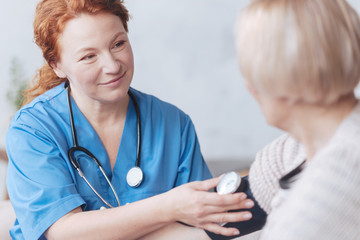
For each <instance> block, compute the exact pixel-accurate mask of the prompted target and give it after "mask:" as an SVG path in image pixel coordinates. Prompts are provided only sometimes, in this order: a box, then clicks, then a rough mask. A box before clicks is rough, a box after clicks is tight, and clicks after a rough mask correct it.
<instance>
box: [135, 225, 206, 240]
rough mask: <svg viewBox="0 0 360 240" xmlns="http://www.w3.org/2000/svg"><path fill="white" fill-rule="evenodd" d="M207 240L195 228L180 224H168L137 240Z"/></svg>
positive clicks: (204, 234)
mask: <svg viewBox="0 0 360 240" xmlns="http://www.w3.org/2000/svg"><path fill="white" fill-rule="evenodd" d="M168 239H171V240H184V239H196V240H209V237H208V236H207V235H206V233H205V231H204V230H202V229H199V228H195V227H189V226H186V225H183V224H180V223H172V224H169V225H167V226H165V227H163V228H161V229H159V230H157V231H154V232H152V233H150V234H148V235H146V236H145V237H142V238H140V239H139V240H168Z"/></svg>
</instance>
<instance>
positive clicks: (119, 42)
mask: <svg viewBox="0 0 360 240" xmlns="http://www.w3.org/2000/svg"><path fill="white" fill-rule="evenodd" d="M125 42H126V41H124V40H122V41H118V42H116V43H115V45H114V48H118V47H121V46H122V45H124V43H125Z"/></svg>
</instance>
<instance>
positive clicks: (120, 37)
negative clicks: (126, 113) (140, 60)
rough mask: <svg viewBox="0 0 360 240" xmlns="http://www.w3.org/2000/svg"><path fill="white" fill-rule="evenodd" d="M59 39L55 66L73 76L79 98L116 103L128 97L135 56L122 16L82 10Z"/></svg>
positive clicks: (62, 75) (74, 91)
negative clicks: (58, 53) (58, 51)
mask: <svg viewBox="0 0 360 240" xmlns="http://www.w3.org/2000/svg"><path fill="white" fill-rule="evenodd" d="M58 43H59V46H60V60H59V61H58V62H57V63H56V64H54V65H53V66H52V67H53V69H54V71H55V73H56V74H57V75H58V77H60V78H67V79H68V80H69V82H70V87H71V93H72V96H73V97H74V99H75V100H76V101H77V102H78V101H81V102H82V103H89V104H92V103H94V102H98V103H113V102H117V101H121V100H122V99H124V98H125V97H127V91H128V89H129V86H130V83H131V80H132V77H133V73H134V59H133V53H132V49H131V45H130V42H129V39H128V36H127V32H126V31H125V29H124V26H123V24H122V22H121V20H120V18H119V17H118V16H116V15H113V14H111V13H99V14H96V15H89V14H81V15H80V16H78V17H76V18H74V19H72V20H70V21H69V22H68V23H67V24H66V26H65V28H64V31H63V33H62V34H61V35H60V38H59V42H58Z"/></svg>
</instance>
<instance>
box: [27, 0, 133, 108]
mask: <svg viewBox="0 0 360 240" xmlns="http://www.w3.org/2000/svg"><path fill="white" fill-rule="evenodd" d="M101 12H109V13H112V14H114V15H116V16H118V17H120V19H121V21H122V24H123V25H124V28H125V30H126V31H127V32H128V25H127V22H128V21H129V13H128V10H127V9H126V8H125V6H124V4H123V1H122V0H42V1H40V2H39V3H38V5H37V6H36V11H35V19H34V40H35V43H36V44H37V45H38V46H39V47H40V49H41V51H42V53H43V57H44V59H45V60H46V63H45V64H44V66H43V67H42V68H41V69H39V71H38V73H37V74H36V75H35V76H34V79H33V86H32V87H30V88H29V89H27V90H25V91H24V104H27V103H29V102H31V101H32V100H33V99H34V98H36V97H37V96H39V95H41V94H43V93H44V92H46V91H48V90H50V89H51V88H53V87H55V86H57V85H59V84H61V83H63V82H65V81H67V79H65V78H59V77H58V76H57V75H56V74H55V72H54V71H53V69H52V68H51V67H50V66H51V65H52V64H54V63H56V62H57V61H58V60H59V56H60V54H59V44H58V39H59V36H60V35H61V33H62V32H63V30H64V28H65V25H66V23H67V22H68V21H69V20H71V19H74V18H76V17H77V16H79V15H80V14H82V13H86V14H91V15H96V14H98V13H101Z"/></svg>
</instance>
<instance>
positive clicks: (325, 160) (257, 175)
mask: <svg viewBox="0 0 360 240" xmlns="http://www.w3.org/2000/svg"><path fill="white" fill-rule="evenodd" d="M305 159H306V155H305V151H304V149H303V148H302V147H301V146H300V145H299V144H298V143H297V142H296V141H295V140H294V139H293V138H291V137H290V136H288V135H284V136H281V137H280V138H278V139H276V140H275V141H274V142H272V143H270V144H269V145H268V146H266V147H265V148H264V149H263V150H262V151H261V152H259V153H258V154H257V156H256V159H255V161H254V163H253V165H252V167H251V169H250V173H249V181H250V188H251V190H252V192H253V194H254V196H255V198H256V199H257V201H258V202H259V204H260V206H261V207H262V208H263V209H264V210H265V211H266V212H267V213H268V214H269V216H268V220H267V223H266V225H265V228H264V229H263V230H262V233H261V237H260V238H261V239H264V240H282V239H286V240H315V239H316V240H319V239H326V240H335V239H336V240H339V239H347V240H352V239H354V240H355V239H356V240H360V104H358V105H357V106H356V108H355V109H354V111H353V112H352V113H351V114H350V115H349V116H348V117H347V118H346V119H345V120H344V121H343V122H342V124H341V125H340V126H339V128H338V129H337V131H336V133H335V135H334V136H333V137H332V139H331V140H330V141H329V143H328V144H327V146H326V147H324V148H322V149H321V150H320V151H318V152H317V154H316V155H315V156H314V158H313V159H312V161H310V162H309V163H307V165H306V167H305V169H304V170H303V171H302V172H301V173H300V174H299V178H298V179H297V180H296V182H295V183H293V185H292V186H291V188H290V189H289V190H284V189H281V188H280V187H279V179H280V178H281V177H282V176H284V175H285V174H287V173H288V172H290V171H291V170H293V169H294V168H296V167H297V166H299V164H300V163H301V162H303V161H304V160H305Z"/></svg>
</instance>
